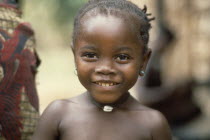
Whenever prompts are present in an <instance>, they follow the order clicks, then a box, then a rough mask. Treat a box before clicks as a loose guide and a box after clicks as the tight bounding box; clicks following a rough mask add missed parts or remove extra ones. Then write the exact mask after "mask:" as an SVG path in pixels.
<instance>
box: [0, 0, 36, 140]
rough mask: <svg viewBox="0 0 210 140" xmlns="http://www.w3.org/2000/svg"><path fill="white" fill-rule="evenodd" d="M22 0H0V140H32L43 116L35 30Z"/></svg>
mask: <svg viewBox="0 0 210 140" xmlns="http://www.w3.org/2000/svg"><path fill="white" fill-rule="evenodd" d="M18 4H19V2H18V0H0V140H29V139H30V138H31V135H32V134H33V132H34V129H35V127H36V122H37V120H38V117H39V101H38V95H37V90H36V85H35V74H36V73H37V67H38V65H39V64H40V59H39V58H38V55H37V53H36V51H35V38H34V32H33V30H32V28H31V27H30V24H29V23H26V22H24V21H23V19H22V18H21V11H20V9H19V7H18V6H19V5H18Z"/></svg>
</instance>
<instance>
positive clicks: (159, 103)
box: [21, 0, 210, 140]
mask: <svg viewBox="0 0 210 140" xmlns="http://www.w3.org/2000/svg"><path fill="white" fill-rule="evenodd" d="M131 1H132V2H134V3H136V4H137V5H138V6H139V7H140V8H143V6H144V5H147V7H148V13H152V16H154V17H156V20H155V21H152V26H153V28H152V29H151V32H150V33H151V38H150V43H149V47H150V48H152V50H153V56H152V58H151V60H154V61H151V62H150V63H149V66H148V68H147V69H148V70H147V73H146V75H145V77H144V78H141V79H139V81H138V83H137V84H136V86H135V87H134V88H133V89H131V92H132V94H133V95H134V96H135V97H136V98H137V99H138V100H139V101H140V102H142V103H143V104H145V105H148V106H151V107H153V108H155V109H158V110H160V111H161V112H163V113H164V115H165V116H166V118H167V119H168V120H169V123H170V125H171V127H172V130H173V133H174V135H175V136H176V137H175V138H177V139H183V140H187V139H190V140H192V139H193V140H209V139H210V127H209V126H210V125H209V124H210V53H209V44H210V24H209V23H210V0H177V1H172V0H131ZM85 2H86V0H59V1H58V0H23V1H22V4H21V8H22V10H23V17H24V19H25V20H26V21H29V22H30V23H31V25H32V26H33V28H34V30H35V33H36V42H37V51H38V54H39V56H40V58H41V61H42V63H41V66H40V67H39V73H38V76H37V88H38V93H39V99H40V107H41V108H40V110H41V113H42V112H43V110H44V109H45V108H46V106H47V105H48V104H49V103H50V102H52V101H53V100H55V99H61V98H70V97H73V96H75V95H78V94H80V93H82V92H84V91H85V89H84V88H83V87H82V86H81V85H80V83H79V81H78V79H77V76H76V75H75V74H74V69H75V67H74V60H73V54H72V52H71V48H70V43H71V31H72V22H73V18H74V15H75V14H76V11H77V10H78V8H79V7H80V6H81V5H82V4H84V3H85Z"/></svg>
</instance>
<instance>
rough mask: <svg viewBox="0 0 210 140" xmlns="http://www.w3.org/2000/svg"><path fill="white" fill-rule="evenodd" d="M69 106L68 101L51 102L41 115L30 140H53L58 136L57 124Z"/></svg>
mask: <svg viewBox="0 0 210 140" xmlns="http://www.w3.org/2000/svg"><path fill="white" fill-rule="evenodd" d="M69 105H70V101H68V100H56V101H53V102H52V103H51V104H49V105H48V107H47V108H46V109H45V111H44V112H43V113H42V115H41V117H40V119H39V122H38V126H37V128H36V131H35V133H34V136H33V137H32V140H45V139H48V140H55V139H56V137H57V136H58V135H59V124H60V122H61V120H62V118H63V117H64V116H65V112H66V110H67V108H68V106H69Z"/></svg>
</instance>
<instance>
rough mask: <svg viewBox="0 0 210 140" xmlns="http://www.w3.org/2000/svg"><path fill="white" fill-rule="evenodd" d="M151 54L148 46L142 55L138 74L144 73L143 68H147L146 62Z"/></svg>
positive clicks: (142, 74)
mask: <svg viewBox="0 0 210 140" xmlns="http://www.w3.org/2000/svg"><path fill="white" fill-rule="evenodd" d="M151 54H152V50H151V49H150V48H148V49H147V51H146V53H145V54H144V56H143V62H142V65H141V68H140V70H139V75H140V76H144V73H145V70H146V68H147V64H148V62H149V59H150V57H151Z"/></svg>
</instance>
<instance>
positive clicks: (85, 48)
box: [81, 45, 96, 51]
mask: <svg viewBox="0 0 210 140" xmlns="http://www.w3.org/2000/svg"><path fill="white" fill-rule="evenodd" d="M81 50H93V51H95V50H96V47H95V46H90V45H88V46H84V47H82V48H81Z"/></svg>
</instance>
